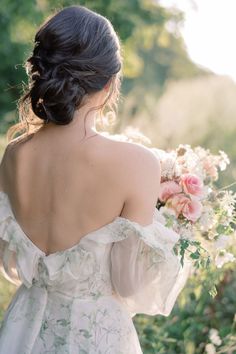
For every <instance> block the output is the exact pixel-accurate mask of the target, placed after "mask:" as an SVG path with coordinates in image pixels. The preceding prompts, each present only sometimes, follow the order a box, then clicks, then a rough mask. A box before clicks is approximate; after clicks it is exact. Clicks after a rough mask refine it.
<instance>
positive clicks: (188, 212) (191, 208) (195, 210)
mask: <svg viewBox="0 0 236 354" xmlns="http://www.w3.org/2000/svg"><path fill="white" fill-rule="evenodd" d="M168 206H170V207H172V208H173V209H174V210H175V212H176V215H177V217H178V216H179V215H180V214H182V215H183V216H185V217H186V218H187V219H188V220H191V221H193V222H195V221H196V220H197V219H198V218H199V217H200V216H201V213H202V204H201V202H200V201H199V200H198V199H196V198H194V199H190V198H189V197H188V196H186V195H184V194H183V193H181V194H176V195H174V196H173V197H172V198H170V199H169V201H168Z"/></svg>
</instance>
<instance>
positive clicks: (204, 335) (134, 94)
mask: <svg viewBox="0 0 236 354" xmlns="http://www.w3.org/2000/svg"><path fill="white" fill-rule="evenodd" d="M73 4H81V5H85V6H87V7H89V8H90V9H92V10H95V11H98V12H99V13H101V14H103V15H105V16H107V17H108V18H109V19H110V20H111V22H112V23H113V25H114V27H115V29H116V31H117V32H118V34H119V36H120V39H121V42H122V47H123V56H124V78H123V82H122V90H121V99H120V104H119V111H118V116H117V120H116V121H115V123H114V124H113V125H110V126H108V127H107V128H106V129H107V130H108V131H109V132H110V133H122V132H126V133H128V132H129V130H130V129H135V130H136V131H137V133H138V132H140V133H142V134H144V135H145V136H146V137H147V138H148V139H149V141H150V142H148V140H146V141H145V144H146V145H150V144H152V145H154V146H157V147H159V148H164V149H170V148H175V147H177V146H178V145H179V144H191V145H192V146H197V145H201V146H203V147H205V148H208V149H210V150H211V151H212V152H214V153H217V152H218V151H219V150H224V151H225V152H226V153H227V154H228V156H229V158H230V160H231V165H230V168H229V169H228V171H226V173H225V174H224V175H223V176H222V177H221V179H220V182H219V183H220V185H221V186H222V187H223V186H226V185H227V184H230V183H233V182H234V181H235V178H236V166H235V163H236V139H235V136H236V83H235V80H236V51H235V48H234V47H235V33H236V21H235V13H236V1H235V0H175V1H174V0H173V1H172V0H161V1H158V0H156V1H154V0H132V1H127V0H96V1H95V0H88V1H70V0H67V1H66V0H65V1H58V0H37V1H36V0H35V1H32V0H24V1H23V2H20V3H19V1H17V0H2V1H1V2H0V18H1V20H0V58H1V60H0V77H1V80H0V90H1V95H0V122H1V124H0V133H1V134H2V135H1V138H0V144H1V150H2V151H3V149H4V147H5V145H6V138H5V133H6V131H7V128H8V127H9V126H10V125H12V124H13V123H15V122H17V119H18V114H17V111H16V103H17V100H18V98H19V97H20V94H21V92H22V83H27V76H26V74H25V71H24V68H23V66H22V63H23V62H24V60H25V59H26V58H27V56H28V55H29V54H30V51H31V49H32V41H33V37H34V34H35V31H36V29H37V26H38V25H39V24H40V23H41V22H42V21H43V20H44V19H45V18H46V17H47V16H48V15H49V14H50V13H51V11H52V10H54V9H55V8H57V9H59V8H60V7H62V6H67V5H73ZM233 270H234V271H233ZM212 277H213V275H212ZM214 277H215V278H216V279H215V280H216V282H218V289H219V293H218V295H217V297H216V298H215V299H211V298H210V297H209V294H208V293H206V292H205V291H204V284H205V283H204V282H206V283H207V282H208V281H210V280H211V276H209V274H203V275H202V279H196V280H195V281H194V282H193V283H191V284H189V286H188V287H187V288H186V289H185V291H184V292H183V293H182V295H181V297H180V298H179V301H178V304H177V305H176V307H175V310H174V311H173V313H172V314H171V316H170V317H168V318H162V317H161V316H160V317H159V316H155V317H148V316H143V315H137V316H136V317H135V325H136V328H137V330H138V333H139V337H140V339H141V344H142V348H143V352H144V354H149V353H150V354H157V353H158V354H161V353H164V354H178V353H179V354H183V353H186V354H195V353H196V354H200V353H207V354H214V353H227V354H234V353H236V325H235V317H234V316H235V309H236V301H235V294H236V279H235V278H236V275H235V269H233V268H230V267H228V268H227V267H226V268H224V269H221V270H219V272H218V273H217V274H214ZM0 285H1V291H0V315H1V316H2V314H3V312H4V310H5V309H6V307H7V304H8V303H9V301H10V297H11V295H12V294H13V292H14V290H15V287H14V286H13V285H8V284H7V282H6V281H4V280H3V279H2V280H1V283H0ZM215 329H216V332H214V330H215ZM216 333H217V334H216ZM218 335H219V338H220V339H219V338H218V337H217V336H218Z"/></svg>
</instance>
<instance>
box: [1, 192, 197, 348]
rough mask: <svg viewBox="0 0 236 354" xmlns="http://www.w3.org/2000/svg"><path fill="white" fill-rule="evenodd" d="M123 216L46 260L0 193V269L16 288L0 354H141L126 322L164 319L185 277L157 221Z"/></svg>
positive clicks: (173, 237) (170, 236)
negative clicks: (140, 317)
mask: <svg viewBox="0 0 236 354" xmlns="http://www.w3.org/2000/svg"><path fill="white" fill-rule="evenodd" d="M159 220H160V219H159V212H158V211H157V210H156V211H155V214H154V217H153V222H152V223H151V224H150V225H148V226H141V225H140V224H138V223H137V222H133V221H130V220H128V219H126V218H124V217H120V216H119V217H116V218H115V219H114V220H113V221H112V222H111V223H109V224H107V225H105V226H103V227H101V228H99V229H98V230H96V231H93V232H90V233H89V234H87V235H86V236H84V237H83V238H82V239H81V241H80V242H79V243H78V244H77V245H75V246H73V247H71V248H69V249H66V250H64V251H59V252H55V253H53V254H50V255H48V256H47V255H46V254H45V253H44V252H43V251H41V250H40V249H39V248H38V247H37V246H36V245H35V244H34V243H33V242H32V241H30V239H29V238H28V237H27V236H26V234H25V233H24V232H23V230H22V229H21V227H20V225H19V224H18V223H17V221H16V219H15V217H14V214H13V212H12V208H11V205H10V201H9V198H8V196H7V194H6V193H4V192H2V191H1V192H0V266H1V272H2V274H3V275H4V276H5V277H6V278H7V279H8V280H9V281H11V282H13V283H14V284H16V285H18V288H17V290H16V292H15V294H14V296H13V298H12V301H11V303H10V304H9V306H8V308H7V310H6V312H5V314H4V318H3V321H2V324H1V328H0V354H29V353H30V354H39V353H40V354H45V353H50V354H66V353H68V354H85V353H86V354H94V353H97V354H140V353H142V350H141V347H140V343H139V339H138V336H137V332H136V330H135V327H134V324H133V321H132V317H133V316H134V315H135V314H136V313H143V314H149V315H157V314H161V315H165V316H167V315H169V314H170V312H171V310H172V308H173V305H174V303H175V301H176V298H177V296H178V294H179V293H180V291H181V289H182V288H183V287H184V285H185V282H186V280H187V278H188V275H189V273H190V269H191V266H190V262H185V265H184V267H182V266H181V265H180V261H179V258H178V257H177V256H176V255H175V253H174V251H173V246H174V245H175V243H176V242H177V241H178V239H179V235H177V234H176V233H175V232H174V231H172V230H170V229H168V228H166V227H165V226H164V225H163V224H162V223H161V222H160V221H159Z"/></svg>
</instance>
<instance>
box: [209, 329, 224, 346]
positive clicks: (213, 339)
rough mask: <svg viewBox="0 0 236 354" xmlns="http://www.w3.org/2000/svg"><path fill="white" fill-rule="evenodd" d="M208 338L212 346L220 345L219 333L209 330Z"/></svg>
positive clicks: (215, 330)
mask: <svg viewBox="0 0 236 354" xmlns="http://www.w3.org/2000/svg"><path fill="white" fill-rule="evenodd" d="M209 338H210V341H211V342H212V344H215V345H221V344H222V340H221V339H220V336H219V332H218V331H217V329H215V328H211V329H210V332H209Z"/></svg>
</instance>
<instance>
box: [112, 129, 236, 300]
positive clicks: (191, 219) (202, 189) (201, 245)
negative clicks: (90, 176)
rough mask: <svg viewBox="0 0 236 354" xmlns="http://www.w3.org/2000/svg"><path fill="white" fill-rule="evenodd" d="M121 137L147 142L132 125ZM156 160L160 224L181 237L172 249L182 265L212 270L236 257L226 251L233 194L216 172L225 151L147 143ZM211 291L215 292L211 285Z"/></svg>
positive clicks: (235, 221)
mask: <svg viewBox="0 0 236 354" xmlns="http://www.w3.org/2000/svg"><path fill="white" fill-rule="evenodd" d="M115 138H117V139H118V140H123V141H130V142H136V143H141V144H143V143H144V144H145V145H146V144H150V143H151V142H150V140H149V139H148V138H147V137H145V136H143V135H142V133H140V132H138V131H137V130H135V129H131V128H129V129H128V130H127V132H126V133H125V134H123V135H115ZM150 149H151V150H152V152H153V153H154V154H155V155H156V156H157V157H158V159H159V160H160V162H161V171H162V172H161V185H160V194H159V198H158V202H157V209H158V210H159V212H160V215H161V218H162V219H163V220H162V222H163V223H164V224H165V225H166V226H167V227H171V228H173V229H174V230H175V231H176V232H177V233H178V234H179V235H180V240H179V242H178V244H177V245H176V248H175V252H176V253H177V254H179V255H180V257H181V263H182V265H183V262H184V258H185V256H186V255H187V256H188V257H190V258H191V259H192V260H193V265H194V268H195V269H196V270H197V269H199V268H207V267H208V266H209V265H210V264H213V265H214V266H215V267H217V268H221V267H223V265H224V264H226V263H228V262H234V261H236V258H235V256H234V254H233V253H232V252H231V251H230V249H231V247H232V246H233V244H235V225H236V214H235V201H236V194H235V193H234V192H233V191H232V190H228V187H230V186H228V187H224V188H217V180H218V178H219V173H220V172H221V171H224V170H225V169H226V168H227V165H229V163H230V161H229V158H228V156H227V155H226V153H225V152H224V151H219V154H218V155H213V154H212V153H211V152H210V151H209V150H208V149H204V148H202V147H200V146H198V147H195V148H192V147H191V146H190V145H180V146H178V147H177V149H175V150H171V151H168V152H166V151H164V150H160V149H157V148H155V147H150ZM210 294H211V295H212V296H214V295H215V294H216V289H215V286H213V287H212V289H211V290H210Z"/></svg>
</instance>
